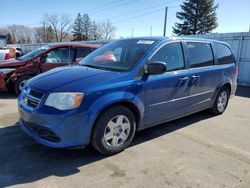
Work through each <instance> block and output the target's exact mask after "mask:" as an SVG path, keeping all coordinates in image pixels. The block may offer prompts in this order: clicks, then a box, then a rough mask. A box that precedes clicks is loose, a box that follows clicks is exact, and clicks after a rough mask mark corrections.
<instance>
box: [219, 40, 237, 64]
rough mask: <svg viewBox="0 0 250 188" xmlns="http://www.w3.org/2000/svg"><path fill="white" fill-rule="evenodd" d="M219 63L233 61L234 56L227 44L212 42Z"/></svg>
mask: <svg viewBox="0 0 250 188" xmlns="http://www.w3.org/2000/svg"><path fill="white" fill-rule="evenodd" d="M214 47H215V50H216V55H217V58H218V63H219V64H228V63H234V56H233V53H232V51H231V50H230V49H229V48H228V46H226V45H224V44H220V43H215V44H214Z"/></svg>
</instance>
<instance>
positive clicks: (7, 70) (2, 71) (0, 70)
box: [0, 69, 16, 74]
mask: <svg viewBox="0 0 250 188" xmlns="http://www.w3.org/2000/svg"><path fill="white" fill-rule="evenodd" d="M15 70H16V69H0V73H3V74H8V73H10V72H12V71H15Z"/></svg>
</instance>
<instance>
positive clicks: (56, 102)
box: [45, 93, 84, 110]
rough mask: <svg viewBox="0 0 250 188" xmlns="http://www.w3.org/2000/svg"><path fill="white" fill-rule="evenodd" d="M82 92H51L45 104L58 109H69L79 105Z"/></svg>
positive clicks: (82, 95)
mask: <svg viewBox="0 0 250 188" xmlns="http://www.w3.org/2000/svg"><path fill="white" fill-rule="evenodd" d="M83 97H84V93H51V94H49V97H48V98H47V100H46V102H45V105H47V106H51V107H54V108H56V109H58V110H70V109H74V108H77V107H79V106H80V105H81V102H82V99H83Z"/></svg>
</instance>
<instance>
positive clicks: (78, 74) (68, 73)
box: [27, 66, 121, 93]
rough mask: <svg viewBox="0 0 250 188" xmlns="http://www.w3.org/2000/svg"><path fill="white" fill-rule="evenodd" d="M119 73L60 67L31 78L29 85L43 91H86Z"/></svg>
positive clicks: (86, 68)
mask: <svg viewBox="0 0 250 188" xmlns="http://www.w3.org/2000/svg"><path fill="white" fill-rule="evenodd" d="M119 75H121V73H119V72H113V71H107V70H100V69H93V68H88V67H82V66H74V67H60V68H55V69H53V70H50V71H48V72H46V73H43V74H40V75H38V76H36V77H34V78H32V79H30V80H29V81H28V82H27V85H28V87H30V88H32V89H34V90H37V91H41V92H43V93H46V92H49V91H53V90H56V91H57V92H59V91H62V92H63V91H64V92H65V91H67V92H73V91H86V90H87V89H88V88H89V87H92V86H94V85H95V84H100V83H103V82H104V81H107V80H109V79H113V78H116V77H117V76H119ZM60 89H61V90H60Z"/></svg>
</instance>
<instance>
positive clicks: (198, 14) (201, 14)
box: [173, 0, 218, 35]
mask: <svg viewBox="0 0 250 188" xmlns="http://www.w3.org/2000/svg"><path fill="white" fill-rule="evenodd" d="M217 8H218V5H214V0H186V1H185V2H184V3H183V4H182V5H181V9H182V11H180V12H177V13H176V17H177V18H178V19H179V20H180V21H181V23H175V26H174V27H173V33H175V34H177V35H196V34H203V33H209V32H211V31H212V30H214V29H215V28H216V27H217V26H218V23H217V17H216V9H217Z"/></svg>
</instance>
